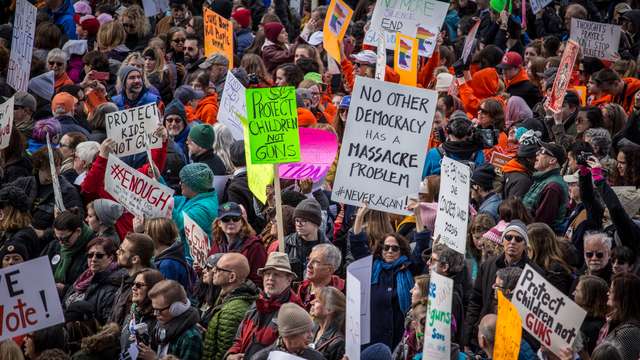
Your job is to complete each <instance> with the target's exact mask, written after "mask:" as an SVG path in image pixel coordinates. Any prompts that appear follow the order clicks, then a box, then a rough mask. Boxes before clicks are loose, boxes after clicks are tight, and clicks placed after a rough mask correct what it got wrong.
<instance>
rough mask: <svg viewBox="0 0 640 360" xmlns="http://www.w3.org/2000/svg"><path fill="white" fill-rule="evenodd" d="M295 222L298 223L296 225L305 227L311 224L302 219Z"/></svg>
mask: <svg viewBox="0 0 640 360" xmlns="http://www.w3.org/2000/svg"><path fill="white" fill-rule="evenodd" d="M295 221H296V225H300V226H305V225H307V223H308V222H309V221H307V220H306V219H300V218H298V219H296V220H295Z"/></svg>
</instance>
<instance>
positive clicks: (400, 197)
mask: <svg viewBox="0 0 640 360" xmlns="http://www.w3.org/2000/svg"><path fill="white" fill-rule="evenodd" d="M437 97H438V95H437V93H436V92H435V91H432V90H425V89H420V88H415V87H410V86H405V85H399V84H395V83H391V82H384V81H380V80H375V79H370V78H365V77H357V78H356V82H355V86H354V90H353V93H352V95H351V106H350V107H349V115H348V118H347V126H346V129H345V133H344V137H343V140H342V147H341V149H340V157H339V161H338V168H337V172H336V179H335V182H334V186H333V192H332V196H331V199H332V200H334V201H336V202H339V203H343V204H349V205H354V206H361V205H362V204H363V203H368V206H369V208H371V209H374V210H381V211H386V212H391V213H395V214H403V215H407V214H409V212H408V211H407V210H406V207H407V201H408V196H410V195H412V194H415V193H416V192H417V191H418V188H419V186H420V181H421V180H422V167H423V166H424V158H425V156H426V151H425V149H426V148H427V140H428V139H429V134H430V133H431V125H432V124H433V115H434V113H435V109H436V100H437Z"/></svg>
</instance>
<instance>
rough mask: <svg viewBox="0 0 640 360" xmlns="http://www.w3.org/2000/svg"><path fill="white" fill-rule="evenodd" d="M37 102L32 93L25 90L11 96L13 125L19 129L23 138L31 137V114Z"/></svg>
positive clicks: (32, 121) (32, 120) (34, 110)
mask: <svg viewBox="0 0 640 360" xmlns="http://www.w3.org/2000/svg"><path fill="white" fill-rule="evenodd" d="M37 106H38V104H37V103H36V98H35V97H33V95H31V94H29V93H28V92H25V91H18V92H16V93H15V95H14V97H13V126H14V127H15V128H16V129H18V130H20V133H21V134H22V135H24V136H25V138H29V137H31V132H32V131H33V123H34V122H35V121H34V119H33V114H34V113H35V112H36V108H37Z"/></svg>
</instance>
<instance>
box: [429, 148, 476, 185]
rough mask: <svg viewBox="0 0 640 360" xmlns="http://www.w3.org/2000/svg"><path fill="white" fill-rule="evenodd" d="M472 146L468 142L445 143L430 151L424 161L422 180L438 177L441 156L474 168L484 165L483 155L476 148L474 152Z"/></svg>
mask: <svg viewBox="0 0 640 360" xmlns="http://www.w3.org/2000/svg"><path fill="white" fill-rule="evenodd" d="M474 146H475V145H474V144H472V143H471V142H469V141H455V142H454V141H446V142H445V143H444V144H442V146H441V147H437V148H433V149H430V150H429V152H428V153H427V156H426V157H425V159H424V168H423V169H422V178H425V177H427V176H430V175H440V163H441V162H442V157H443V155H446V156H448V157H450V158H452V159H454V160H458V161H468V162H472V163H474V164H475V165H476V166H479V165H482V164H484V162H485V158H484V153H483V152H482V151H481V149H479V148H477V146H476V149H475V151H474Z"/></svg>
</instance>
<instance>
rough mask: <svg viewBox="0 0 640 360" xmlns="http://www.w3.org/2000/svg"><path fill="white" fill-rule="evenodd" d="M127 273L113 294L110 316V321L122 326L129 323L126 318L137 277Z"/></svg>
mask: <svg viewBox="0 0 640 360" xmlns="http://www.w3.org/2000/svg"><path fill="white" fill-rule="evenodd" d="M126 275H127V276H122V277H121V278H120V284H118V285H119V286H118V290H116V293H115V294H114V296H113V307H112V308H111V316H110V317H109V322H115V323H117V324H118V325H119V326H121V327H122V326H125V325H126V324H127V323H126V322H125V319H126V317H127V316H128V314H129V312H130V311H131V287H133V281H134V280H135V278H136V275H133V276H129V274H128V273H127V274H126ZM154 318H155V317H154Z"/></svg>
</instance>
